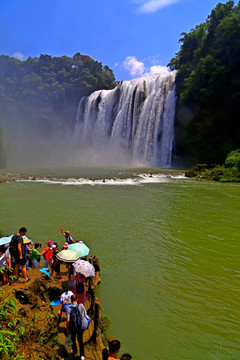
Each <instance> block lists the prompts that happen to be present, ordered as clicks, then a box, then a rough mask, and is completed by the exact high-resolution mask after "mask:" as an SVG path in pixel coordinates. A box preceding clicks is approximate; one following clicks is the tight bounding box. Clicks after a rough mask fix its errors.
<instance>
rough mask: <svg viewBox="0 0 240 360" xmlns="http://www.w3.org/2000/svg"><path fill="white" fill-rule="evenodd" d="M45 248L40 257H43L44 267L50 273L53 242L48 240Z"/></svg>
mask: <svg viewBox="0 0 240 360" xmlns="http://www.w3.org/2000/svg"><path fill="white" fill-rule="evenodd" d="M46 244H47V246H46V247H45V248H44V249H43V252H42V255H43V257H44V267H45V268H48V269H49V271H51V267H52V261H53V249H52V245H53V242H52V241H51V240H48V241H47V242H46Z"/></svg>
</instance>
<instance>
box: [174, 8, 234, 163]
mask: <svg viewBox="0 0 240 360" xmlns="http://www.w3.org/2000/svg"><path fill="white" fill-rule="evenodd" d="M180 43H181V47H180V50H179V52H178V53H177V54H176V56H175V57H174V58H173V59H172V60H171V61H170V64H169V66H170V68H171V69H172V70H178V73H177V77H176V92H177V96H178V104H177V109H176V110H177V111H176V125H177V132H176V134H177V138H176V145H177V152H178V153H179V154H181V155H182V156H185V157H186V156H189V157H190V158H191V161H192V162H206V163H208V164H213V163H222V162H223V161H224V159H225V158H226V156H227V154H228V153H229V152H230V151H232V150H234V149H236V148H238V147H239V144H240V118H239V114H240V90H239V89H240V66H239V59H240V2H239V3H238V4H237V5H236V6H234V1H228V2H227V3H225V4H222V3H219V4H218V5H217V6H216V7H215V8H214V9H213V10H212V12H211V14H210V15H209V16H208V18H207V20H206V22H204V23H202V24H200V25H198V26H196V27H195V28H194V29H192V30H191V31H190V32H189V33H182V38H181V39H180Z"/></svg>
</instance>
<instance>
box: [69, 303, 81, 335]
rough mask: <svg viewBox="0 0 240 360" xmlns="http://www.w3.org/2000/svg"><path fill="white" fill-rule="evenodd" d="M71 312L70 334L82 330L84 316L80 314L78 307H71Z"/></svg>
mask: <svg viewBox="0 0 240 360" xmlns="http://www.w3.org/2000/svg"><path fill="white" fill-rule="evenodd" d="M70 308H71V312H70V324H69V328H70V332H71V330H73V331H78V330H81V328H82V316H81V314H80V311H79V308H78V306H70Z"/></svg>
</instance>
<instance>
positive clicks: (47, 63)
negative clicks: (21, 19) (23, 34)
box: [0, 53, 116, 166]
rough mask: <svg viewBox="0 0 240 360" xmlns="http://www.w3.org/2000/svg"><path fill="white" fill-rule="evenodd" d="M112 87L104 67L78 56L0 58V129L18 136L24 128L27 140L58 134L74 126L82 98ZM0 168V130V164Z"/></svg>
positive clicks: (112, 79)
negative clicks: (36, 136) (38, 136)
mask: <svg viewBox="0 0 240 360" xmlns="http://www.w3.org/2000/svg"><path fill="white" fill-rule="evenodd" d="M115 85H116V82H115V77H114V74H113V72H112V70H111V69H110V68H109V67H108V66H103V65H102V64H101V63H100V62H98V61H94V60H93V59H91V58H90V57H89V56H87V55H81V54H80V53H77V54H75V55H74V56H73V57H67V56H61V57H52V56H50V55H40V57H39V58H31V57H29V58H28V59H27V60H25V61H20V60H17V59H15V58H13V57H9V56H5V55H1V56H0V109H1V118H0V122H1V124H2V128H4V130H5V132H7V133H9V134H11V136H14V137H15V138H17V137H18V136H19V137H22V135H23V134H24V132H25V133H26V132H27V129H31V134H32V136H33V137H34V136H35V135H40V136H44V137H49V138H51V136H52V135H53V133H54V134H55V135H59V136H60V135H61V134H62V135H64V133H65V132H66V131H67V130H69V129H71V128H72V127H73V126H74V124H75V118H76V111H77V107H78V103H79V100H80V98H81V97H82V96H85V95H89V94H90V93H92V92H93V91H95V90H99V89H112V88H113V87H114V86H115ZM0 126H1V125H0ZM14 134H15V135H14ZM25 141H26V139H25ZM6 142H8V139H7V140H6V141H5V143H6ZM5 146H6V144H5ZM4 164H5V155H4V152H3V141H2V137H1V132H0V166H3V165H4Z"/></svg>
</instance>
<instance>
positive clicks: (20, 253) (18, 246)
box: [9, 227, 31, 282]
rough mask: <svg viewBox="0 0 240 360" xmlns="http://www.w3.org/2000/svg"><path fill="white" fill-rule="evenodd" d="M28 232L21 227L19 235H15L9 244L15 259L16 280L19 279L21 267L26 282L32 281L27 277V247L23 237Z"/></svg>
mask: <svg viewBox="0 0 240 360" xmlns="http://www.w3.org/2000/svg"><path fill="white" fill-rule="evenodd" d="M26 232H27V229H26V228H25V227H21V228H20V229H19V231H18V233H17V234H14V235H13V237H12V239H11V242H10V244H9V247H10V249H9V250H10V254H11V256H13V257H14V259H15V266H14V275H15V278H16V279H18V270H19V266H20V265H21V269H22V274H23V278H24V282H27V281H29V280H31V279H30V278H28V276H27V267H26V263H27V259H26V257H25V245H24V243H23V236H24V235H25V234H26ZM11 251H12V252H11Z"/></svg>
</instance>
